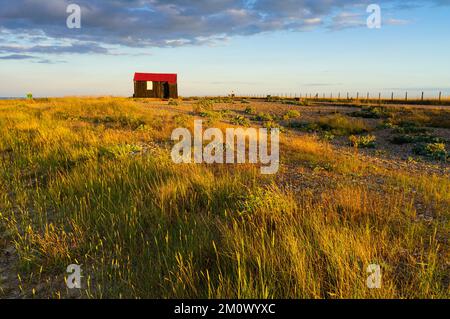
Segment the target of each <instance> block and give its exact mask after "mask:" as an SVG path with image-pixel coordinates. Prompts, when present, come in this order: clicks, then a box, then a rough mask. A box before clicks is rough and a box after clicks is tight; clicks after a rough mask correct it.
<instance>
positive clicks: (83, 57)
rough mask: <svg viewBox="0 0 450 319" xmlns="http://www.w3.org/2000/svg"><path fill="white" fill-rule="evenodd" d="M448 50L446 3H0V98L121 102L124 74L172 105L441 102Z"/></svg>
mask: <svg viewBox="0 0 450 319" xmlns="http://www.w3.org/2000/svg"><path fill="white" fill-rule="evenodd" d="M70 4H76V5H78V6H79V8H80V23H81V25H80V26H81V27H80V28H69V27H68V25H67V19H68V18H70V21H71V22H74V21H75V20H73V19H72V18H73V16H71V14H72V13H73V11H70V10H69V12H67V9H68V6H69V5H70ZM370 4H376V5H378V6H379V7H380V8H381V27H380V28H368V26H367V19H368V17H369V16H370V15H371V14H372V12H367V7H368V6H369V5H370ZM69 16H70V17H69ZM449 52H450V0H422V1H408V0H403V1H397V0H379V1H376V0H371V1H366V0H359V1H354V0H195V1H194V0H191V1H187V0H73V1H66V0H15V1H10V0H0V97H2V96H3V97H22V96H25V95H26V94H27V93H32V94H33V96H41V97H44V96H69V95H70V96H73V95H82V96H86V95H89V96H92V95H94V96H100V95H114V96H131V95H132V94H133V92H132V91H133V82H132V79H133V74H134V72H149V73H159V72H160V73H177V74H178V77H179V90H180V94H181V95H182V96H203V95H227V94H230V93H231V92H233V93H235V94H238V95H241V94H242V95H250V94H260V95H266V94H272V95H278V94H292V95H300V94H302V95H305V94H316V93H319V94H321V95H322V94H326V95H327V96H329V95H330V94H333V96H336V95H337V94H338V93H339V92H340V93H341V94H342V95H344V94H346V92H349V93H350V95H356V92H360V94H361V95H364V96H365V94H367V93H370V94H371V95H377V96H378V93H382V94H383V96H390V94H391V93H390V92H395V94H396V95H397V96H399V95H401V96H404V94H405V92H406V91H408V92H409V94H410V96H418V95H419V94H421V92H422V91H424V92H425V96H437V95H438V93H439V91H442V92H443V95H447V96H450V58H449V57H450V53H449Z"/></svg>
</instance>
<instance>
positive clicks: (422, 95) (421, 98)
mask: <svg viewBox="0 0 450 319" xmlns="http://www.w3.org/2000/svg"><path fill="white" fill-rule="evenodd" d="M421 100H422V101H423V92H422V98H421Z"/></svg>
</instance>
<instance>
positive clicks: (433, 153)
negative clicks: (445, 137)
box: [413, 143, 448, 161]
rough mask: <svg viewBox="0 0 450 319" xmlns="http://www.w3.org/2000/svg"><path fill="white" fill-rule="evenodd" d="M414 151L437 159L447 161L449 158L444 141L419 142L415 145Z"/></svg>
mask: <svg viewBox="0 0 450 319" xmlns="http://www.w3.org/2000/svg"><path fill="white" fill-rule="evenodd" d="M413 152H414V154H417V155H422V156H425V157H428V158H432V159H435V160H441V161H446V160H447V158H448V153H447V150H446V149H445V144H444V143H428V144H419V145H417V146H416V147H414V149H413Z"/></svg>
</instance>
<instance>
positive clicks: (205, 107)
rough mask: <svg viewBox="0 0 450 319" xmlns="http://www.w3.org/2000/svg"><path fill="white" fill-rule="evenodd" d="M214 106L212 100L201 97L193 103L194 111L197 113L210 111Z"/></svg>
mask: <svg viewBox="0 0 450 319" xmlns="http://www.w3.org/2000/svg"><path fill="white" fill-rule="evenodd" d="M213 108H214V101H213V100H210V99H207V98H202V99H200V100H198V102H197V103H196V104H195V105H194V113H195V114H199V113H201V112H203V111H212V110H213Z"/></svg>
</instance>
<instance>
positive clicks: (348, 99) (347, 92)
mask: <svg viewBox="0 0 450 319" xmlns="http://www.w3.org/2000/svg"><path fill="white" fill-rule="evenodd" d="M347 100H350V98H349V94H348V92H347Z"/></svg>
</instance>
